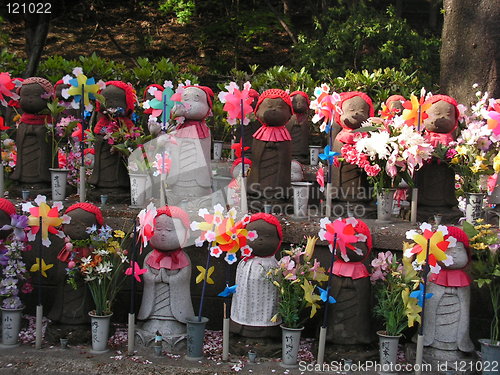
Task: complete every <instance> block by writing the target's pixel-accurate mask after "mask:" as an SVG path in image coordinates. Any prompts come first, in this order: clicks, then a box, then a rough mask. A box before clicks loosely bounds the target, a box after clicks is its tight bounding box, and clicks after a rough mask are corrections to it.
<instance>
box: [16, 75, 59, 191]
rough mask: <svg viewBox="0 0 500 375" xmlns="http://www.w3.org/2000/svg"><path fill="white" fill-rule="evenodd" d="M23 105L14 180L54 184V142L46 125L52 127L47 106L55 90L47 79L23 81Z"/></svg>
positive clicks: (18, 132) (20, 102) (21, 91)
mask: <svg viewBox="0 0 500 375" xmlns="http://www.w3.org/2000/svg"><path fill="white" fill-rule="evenodd" d="M19 95H20V96H21V98H20V99H19V104H20V106H21V109H22V110H23V111H24V113H23V114H22V115H21V119H20V120H19V123H18V127H17V135H16V146H17V163H16V168H15V169H14V172H13V173H12V175H11V176H10V178H11V179H12V180H15V181H18V182H20V183H27V184H44V183H48V182H49V181H50V172H49V168H50V167H51V160H52V148H51V143H52V139H51V138H50V136H49V134H48V132H47V129H46V128H45V125H46V124H50V123H52V117H51V116H50V115H48V114H44V113H48V108H47V102H48V101H49V100H50V99H51V98H52V97H53V96H54V88H53V87H52V85H51V83H50V82H49V81H47V80H46V79H44V78H40V77H30V78H27V79H25V80H24V81H23V84H22V86H21V89H20V92H19Z"/></svg>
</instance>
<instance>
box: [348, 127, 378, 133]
mask: <svg viewBox="0 0 500 375" xmlns="http://www.w3.org/2000/svg"><path fill="white" fill-rule="evenodd" d="M375 130H379V128H378V127H377V126H363V127H361V128H357V129H354V130H353V131H352V133H367V132H372V131H375Z"/></svg>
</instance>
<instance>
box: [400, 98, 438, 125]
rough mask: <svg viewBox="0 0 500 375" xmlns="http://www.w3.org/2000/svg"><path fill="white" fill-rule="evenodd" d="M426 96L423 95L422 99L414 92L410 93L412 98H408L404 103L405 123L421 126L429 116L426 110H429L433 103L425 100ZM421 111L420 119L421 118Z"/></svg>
mask: <svg viewBox="0 0 500 375" xmlns="http://www.w3.org/2000/svg"><path fill="white" fill-rule="evenodd" d="M424 99H425V97H424V96H423V95H422V96H421V97H420V99H417V97H416V96H415V95H413V94H411V95H410V100H407V101H405V102H404V103H403V107H404V108H405V109H404V110H403V119H404V120H405V124H406V125H408V126H416V127H419V126H420V125H421V124H422V122H423V121H424V120H425V119H426V118H427V117H429V115H428V114H427V113H425V111H427V110H428V109H429V108H430V106H431V105H432V104H431V103H425V102H424ZM419 113H420V119H419Z"/></svg>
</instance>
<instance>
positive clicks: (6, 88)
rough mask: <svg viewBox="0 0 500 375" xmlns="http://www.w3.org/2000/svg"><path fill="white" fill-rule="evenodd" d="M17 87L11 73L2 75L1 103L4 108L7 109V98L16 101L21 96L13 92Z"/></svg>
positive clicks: (0, 84) (0, 85)
mask: <svg viewBox="0 0 500 375" xmlns="http://www.w3.org/2000/svg"><path fill="white" fill-rule="evenodd" d="M15 87H16V84H15V83H14V82H13V81H12V79H11V78H10V73H7V72H3V73H0V103H2V105H3V106H4V107H7V101H6V100H5V97H8V98H11V99H14V100H17V99H19V95H17V94H16V93H15V92H13V91H12V90H14V89H15Z"/></svg>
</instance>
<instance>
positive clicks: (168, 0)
mask: <svg viewBox="0 0 500 375" xmlns="http://www.w3.org/2000/svg"><path fill="white" fill-rule="evenodd" d="M160 11H162V12H163V13H165V14H166V13H175V16H176V17H177V20H178V21H179V23H180V24H186V23H188V22H189V21H190V20H191V18H192V17H193V15H194V11H195V4H194V0H164V1H163V2H161V3H160Z"/></svg>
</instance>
